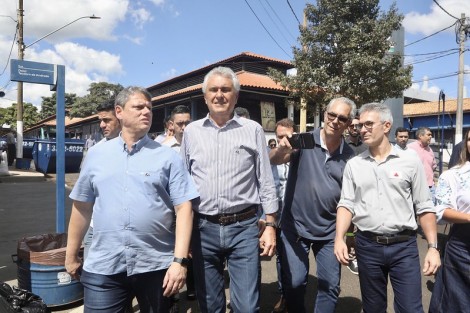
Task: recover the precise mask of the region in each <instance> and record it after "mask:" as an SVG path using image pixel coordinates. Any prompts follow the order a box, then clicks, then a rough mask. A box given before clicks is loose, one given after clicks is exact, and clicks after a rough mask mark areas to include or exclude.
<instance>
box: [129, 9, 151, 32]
mask: <svg viewBox="0 0 470 313" xmlns="http://www.w3.org/2000/svg"><path fill="white" fill-rule="evenodd" d="M129 14H130V15H131V18H132V21H133V22H134V24H135V25H136V26H137V27H138V28H139V29H143V27H144V24H145V23H148V22H150V21H152V20H153V17H152V14H151V13H150V11H148V10H146V9H144V8H138V9H131V10H130V12H129Z"/></svg>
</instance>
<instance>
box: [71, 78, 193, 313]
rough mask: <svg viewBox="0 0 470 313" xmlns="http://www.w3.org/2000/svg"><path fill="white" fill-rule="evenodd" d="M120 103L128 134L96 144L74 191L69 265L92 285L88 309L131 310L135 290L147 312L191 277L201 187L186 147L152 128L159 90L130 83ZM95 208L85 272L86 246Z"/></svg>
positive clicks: (87, 289) (160, 307)
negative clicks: (169, 143) (188, 166)
mask: <svg viewBox="0 0 470 313" xmlns="http://www.w3.org/2000/svg"><path fill="white" fill-rule="evenodd" d="M115 107H116V116H117V118H118V119H119V120H120V123H121V125H122V131H121V134H120V135H119V137H117V138H115V139H112V140H109V141H107V142H104V143H102V144H100V145H98V146H96V147H94V148H93V149H91V150H90V151H89V154H88V156H87V158H86V159H85V162H84V164H83V168H82V171H81V173H80V177H79V179H78V181H77V183H76V185H75V187H74V189H73V190H72V193H71V194H70V197H71V198H72V199H73V200H74V202H73V207H72V214H71V217H70V224H69V229H68V243H67V252H66V260H65V266H66V269H67V272H68V273H69V274H71V275H72V277H74V278H80V280H81V282H82V284H83V286H84V296H85V297H84V306H85V312H89V311H98V310H99V311H100V312H123V311H124V309H125V307H126V305H127V303H128V300H129V298H130V297H131V296H135V297H136V298H137V301H138V302H139V307H140V310H141V311H142V312H166V311H167V310H168V306H169V304H170V301H169V299H170V298H169V296H171V295H173V294H176V293H177V292H178V291H179V289H181V288H182V287H183V285H184V282H185V278H186V268H185V266H186V263H187V256H188V250H189V242H190V237H191V228H192V206H191V200H193V199H196V198H197V197H198V193H197V191H196V189H195V186H194V184H193V182H192V180H191V178H190V177H189V175H188V174H187V172H186V170H185V168H184V166H183V162H182V161H181V158H180V157H179V155H178V154H177V153H176V152H174V151H173V150H171V149H170V148H168V147H163V146H161V145H160V144H159V143H157V142H155V141H153V140H151V139H150V138H149V137H148V136H147V133H148V130H149V129H150V126H151V123H152V104H151V95H150V94H149V93H148V92H147V91H146V90H145V89H143V88H140V87H128V88H125V89H123V90H122V91H121V92H120V93H119V94H118V96H117V97H116V101H115ZM92 213H93V220H94V228H93V230H94V234H93V241H92V245H91V247H90V251H89V254H88V258H87V259H86V260H85V264H84V266H83V271H82V272H81V275H80V270H81V265H82V264H81V260H80V259H79V257H78V251H79V249H80V245H81V240H82V238H83V236H84V234H85V232H86V230H87V228H88V225H89V223H90V219H91V215H92ZM110 286H112V287H110Z"/></svg>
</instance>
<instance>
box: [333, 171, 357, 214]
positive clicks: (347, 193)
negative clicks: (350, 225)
mask: <svg viewBox="0 0 470 313" xmlns="http://www.w3.org/2000/svg"><path fill="white" fill-rule="evenodd" d="M355 197H356V193H355V190H354V183H353V178H352V172H351V166H350V163H349V162H348V163H346V167H345V168H344V172H343V185H342V187H341V198H340V199H339V202H338V205H337V206H336V209H338V208H339V207H345V208H346V209H348V210H349V212H351V214H352V215H353V216H354V199H355Z"/></svg>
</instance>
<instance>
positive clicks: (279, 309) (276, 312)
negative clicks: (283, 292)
mask: <svg viewBox="0 0 470 313" xmlns="http://www.w3.org/2000/svg"><path fill="white" fill-rule="evenodd" d="M283 312H286V299H285V298H284V297H283V296H281V297H280V298H279V301H277V303H276V305H274V308H273V310H272V312H271V313H283Z"/></svg>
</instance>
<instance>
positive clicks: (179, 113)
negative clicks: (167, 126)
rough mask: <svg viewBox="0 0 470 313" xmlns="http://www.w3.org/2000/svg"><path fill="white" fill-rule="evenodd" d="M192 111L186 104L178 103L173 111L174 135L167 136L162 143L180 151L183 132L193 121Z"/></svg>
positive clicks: (171, 118) (171, 117) (171, 120)
mask: <svg viewBox="0 0 470 313" xmlns="http://www.w3.org/2000/svg"><path fill="white" fill-rule="evenodd" d="M190 113H191V111H190V110H189V108H188V107H187V106H185V105H178V106H176V107H175V108H174V109H173V110H172V111H171V116H170V123H171V125H172V127H173V136H167V138H166V139H165V140H164V141H163V142H162V145H164V146H168V147H171V148H173V149H174V150H176V151H177V152H178V153H179V151H180V147H181V142H182V141H183V133H184V129H185V128H186V126H187V125H188V124H189V123H191V114H190Z"/></svg>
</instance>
